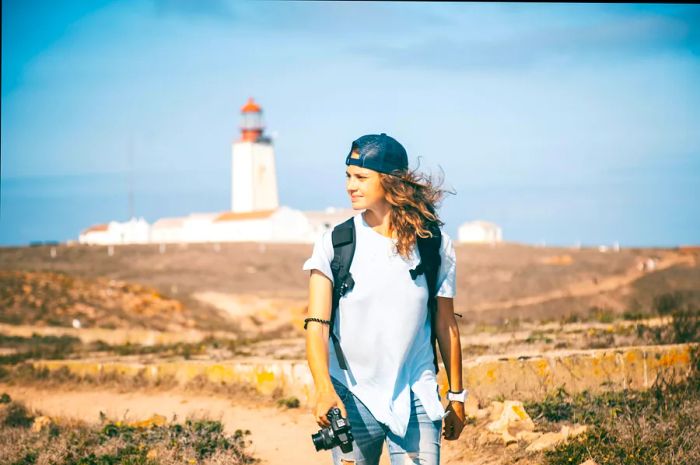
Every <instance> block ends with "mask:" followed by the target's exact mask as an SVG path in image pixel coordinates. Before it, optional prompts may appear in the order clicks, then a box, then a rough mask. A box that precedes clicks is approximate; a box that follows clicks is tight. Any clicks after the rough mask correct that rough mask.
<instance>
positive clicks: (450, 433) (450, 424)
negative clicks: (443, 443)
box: [442, 402, 466, 441]
mask: <svg viewBox="0 0 700 465" xmlns="http://www.w3.org/2000/svg"><path fill="white" fill-rule="evenodd" d="M465 423H466V415H465V414H464V404H463V403H462V402H450V405H449V406H448V407H447V416H446V417H445V419H444V428H443V431H442V436H443V437H444V438H445V439H447V440H448V441H454V440H455V439H457V438H459V435H460V434H462V429H464V424H465Z"/></svg>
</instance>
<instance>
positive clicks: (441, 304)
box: [435, 297, 465, 440]
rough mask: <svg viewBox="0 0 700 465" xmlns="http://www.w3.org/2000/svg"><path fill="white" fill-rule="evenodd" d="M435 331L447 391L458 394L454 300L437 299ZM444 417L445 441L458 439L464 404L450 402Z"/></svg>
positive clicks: (459, 373)
mask: <svg viewBox="0 0 700 465" xmlns="http://www.w3.org/2000/svg"><path fill="white" fill-rule="evenodd" d="M435 320H436V321H435V330H436V335H437V341H438V346H439V347H440V355H442V360H443V363H444V365H445V371H446V372H447V379H448V383H449V389H450V391H452V392H459V391H461V390H462V389H464V387H463V386H462V344H461V342H460V340H459V327H458V326H457V320H455V313H454V299H451V298H447V297H438V298H437V315H436V317H435ZM447 410H448V415H447V417H445V431H444V435H445V439H448V440H454V439H457V438H459V435H460V434H461V433H462V428H464V420H465V414H464V404H463V403H462V402H456V401H453V402H450V405H449V406H448V408H447Z"/></svg>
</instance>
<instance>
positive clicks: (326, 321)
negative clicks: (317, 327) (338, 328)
mask: <svg viewBox="0 0 700 465" xmlns="http://www.w3.org/2000/svg"><path fill="white" fill-rule="evenodd" d="M309 321H315V322H316V323H321V324H324V325H328V326H330V325H331V320H322V319H320V318H305V319H304V329H306V325H308V324H309Z"/></svg>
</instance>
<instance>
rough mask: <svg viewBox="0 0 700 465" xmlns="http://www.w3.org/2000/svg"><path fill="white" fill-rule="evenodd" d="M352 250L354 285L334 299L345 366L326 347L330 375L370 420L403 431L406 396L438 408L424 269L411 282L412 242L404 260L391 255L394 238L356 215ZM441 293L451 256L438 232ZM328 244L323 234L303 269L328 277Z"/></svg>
mask: <svg viewBox="0 0 700 465" xmlns="http://www.w3.org/2000/svg"><path fill="white" fill-rule="evenodd" d="M354 221H355V234H356V235H355V254H354V257H353V260H352V264H351V265H350V273H351V274H352V277H353V279H354V281H355V286H354V288H353V289H352V290H351V291H349V292H347V293H346V294H345V296H343V297H342V298H341V299H340V302H339V311H338V313H337V315H336V320H335V324H334V331H335V334H336V335H338V338H339V340H340V345H341V347H342V349H343V354H344V355H345V358H346V360H347V362H348V370H347V371H345V370H342V369H341V368H340V367H339V366H338V359H337V357H336V354H335V349H334V347H333V344H332V343H330V344H329V371H330V375H331V376H332V377H333V378H335V379H336V380H338V381H340V382H341V383H342V384H344V385H345V386H347V388H348V389H350V391H351V392H352V393H353V394H355V396H356V397H357V398H358V399H360V400H361V401H362V403H364V404H365V405H366V406H367V408H368V409H369V411H370V412H372V415H374V417H375V418H376V419H377V421H379V422H381V423H383V424H385V425H386V426H387V427H389V429H391V431H392V432H394V433H395V434H397V435H399V436H402V437H403V436H404V435H405V433H406V429H407V427H408V420H409V416H410V413H411V393H410V391H413V392H414V393H415V395H416V396H417V397H418V398H419V399H420V401H421V403H422V404H423V406H424V407H425V410H426V412H427V414H428V416H429V417H430V419H431V420H433V421H436V420H440V419H441V418H443V417H444V416H445V410H444V409H443V407H442V404H441V403H440V399H439V397H438V390H437V389H438V387H437V381H436V378H435V367H434V365H433V349H432V347H431V346H430V319H429V318H430V315H429V312H428V285H427V283H426V280H425V274H421V275H420V276H418V277H417V278H416V280H415V281H414V280H413V279H411V275H410V273H409V270H411V269H413V268H415V267H416V266H417V265H418V263H420V257H419V255H418V251H417V250H416V247H414V250H413V251H412V253H411V257H410V259H409V260H405V259H404V258H403V257H401V256H400V255H399V254H398V252H396V249H395V244H396V240H395V239H391V238H388V237H386V236H383V235H381V234H379V233H378V232H376V231H374V230H373V229H372V228H371V227H369V225H367V223H366V222H365V220H364V218H363V216H362V214H361V213H360V214H357V215H355V217H354ZM440 256H441V260H440V270H439V272H438V279H437V286H438V293H437V295H438V296H440V297H450V298H452V297H454V296H455V274H456V258H455V252H454V246H453V245H452V240H451V239H450V237H449V236H448V235H447V234H445V233H444V232H442V245H441V248H440ZM332 260H333V242H332V238H331V231H326V232H325V233H324V234H323V236H322V237H320V238H319V239H318V241H317V242H316V244H315V246H314V250H313V254H312V256H311V258H309V259H308V260H307V261H306V262H305V263H304V267H303V269H304V270H313V269H316V270H319V271H320V272H321V273H323V274H324V275H326V276H327V277H328V278H329V279H330V280H331V281H333V273H332V272H331V261H332Z"/></svg>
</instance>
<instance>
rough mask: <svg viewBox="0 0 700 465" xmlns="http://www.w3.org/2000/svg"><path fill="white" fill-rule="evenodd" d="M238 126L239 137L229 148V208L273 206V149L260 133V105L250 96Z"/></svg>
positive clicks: (242, 210) (249, 209)
mask: <svg viewBox="0 0 700 465" xmlns="http://www.w3.org/2000/svg"><path fill="white" fill-rule="evenodd" d="M240 129H241V135H240V139H239V140H237V141H235V142H234V143H233V147H232V150H231V158H232V162H231V186H232V187H231V210H232V211H234V212H236V213H245V212H254V211H262V210H265V211H270V210H276V209H277V208H278V207H279V199H278V195H277V175H276V174H275V151H274V148H273V146H272V141H271V140H270V139H269V138H268V137H266V136H265V135H263V129H264V126H263V118H262V108H260V106H259V105H258V104H257V103H255V102H254V101H253V98H252V97H251V98H249V99H248V102H246V104H245V105H243V107H242V108H241V126H240Z"/></svg>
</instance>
